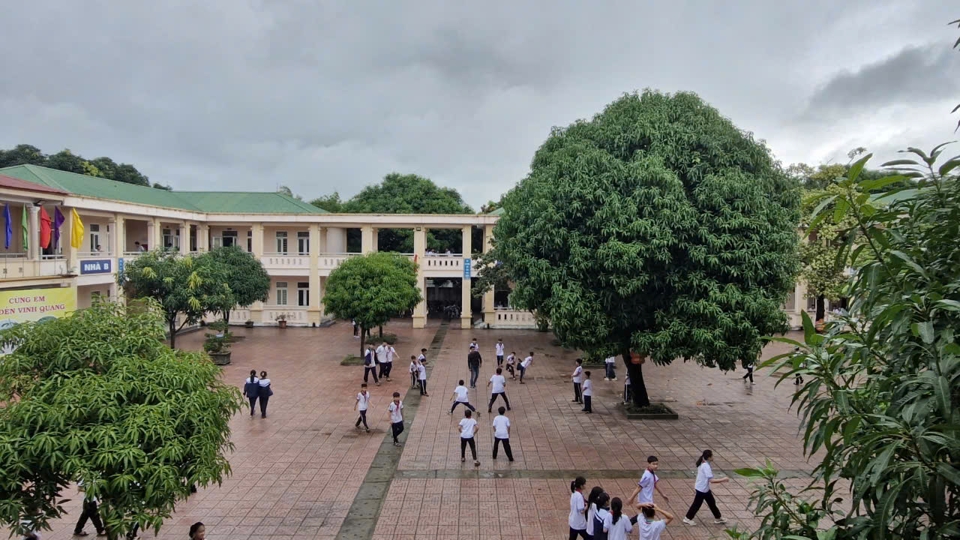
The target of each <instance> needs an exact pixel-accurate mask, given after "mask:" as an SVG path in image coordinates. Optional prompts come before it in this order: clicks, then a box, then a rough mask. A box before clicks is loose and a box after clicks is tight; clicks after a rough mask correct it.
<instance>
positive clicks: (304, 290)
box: [297, 281, 310, 307]
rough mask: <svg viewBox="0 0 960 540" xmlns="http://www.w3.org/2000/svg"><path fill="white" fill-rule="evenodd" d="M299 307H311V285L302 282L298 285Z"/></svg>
mask: <svg viewBox="0 0 960 540" xmlns="http://www.w3.org/2000/svg"><path fill="white" fill-rule="evenodd" d="M297 305H298V306H300V307H307V306H309V305H310V283H309V282H306V281H301V282H299V283H297Z"/></svg>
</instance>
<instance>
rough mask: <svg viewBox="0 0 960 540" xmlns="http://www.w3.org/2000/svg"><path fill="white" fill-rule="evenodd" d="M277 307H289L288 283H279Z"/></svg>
mask: <svg viewBox="0 0 960 540" xmlns="http://www.w3.org/2000/svg"><path fill="white" fill-rule="evenodd" d="M277 305H278V306H285V305H287V282H286V281H278V282H277Z"/></svg>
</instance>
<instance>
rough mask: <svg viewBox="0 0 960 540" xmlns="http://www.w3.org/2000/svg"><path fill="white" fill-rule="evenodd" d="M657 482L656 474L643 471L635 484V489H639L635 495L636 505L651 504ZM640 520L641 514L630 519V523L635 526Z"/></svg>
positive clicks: (658, 479)
mask: <svg viewBox="0 0 960 540" xmlns="http://www.w3.org/2000/svg"><path fill="white" fill-rule="evenodd" d="M659 481H660V477H659V476H657V473H655V472H653V471H651V470H650V469H646V470H644V471H643V475H641V476H640V481H639V482H637V487H639V488H640V492H639V493H637V504H653V490H654V489H655V488H656V487H657V482H659ZM642 519H643V514H637V515H635V516H633V517H632V518H630V523H633V524H636V523H637V521H638V520H642Z"/></svg>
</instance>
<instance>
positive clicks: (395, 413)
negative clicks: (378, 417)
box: [387, 392, 403, 446]
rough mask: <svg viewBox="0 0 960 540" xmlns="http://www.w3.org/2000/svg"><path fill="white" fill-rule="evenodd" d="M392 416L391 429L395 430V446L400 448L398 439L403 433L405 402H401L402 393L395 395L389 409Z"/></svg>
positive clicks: (395, 393)
mask: <svg viewBox="0 0 960 540" xmlns="http://www.w3.org/2000/svg"><path fill="white" fill-rule="evenodd" d="M387 412H388V413H389V414H390V427H391V428H392V429H393V445H394V446H400V439H398V437H399V436H400V434H401V433H403V402H402V401H400V392H394V393H393V401H391V402H390V406H389V407H387Z"/></svg>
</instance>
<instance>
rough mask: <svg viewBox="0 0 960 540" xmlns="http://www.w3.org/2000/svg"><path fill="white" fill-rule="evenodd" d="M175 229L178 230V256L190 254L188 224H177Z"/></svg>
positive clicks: (187, 222) (186, 222)
mask: <svg viewBox="0 0 960 540" xmlns="http://www.w3.org/2000/svg"><path fill="white" fill-rule="evenodd" d="M177 228H178V229H179V230H180V254H181V255H187V254H189V253H190V222H189V221H185V222H183V223H179V224H178V225H177Z"/></svg>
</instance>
